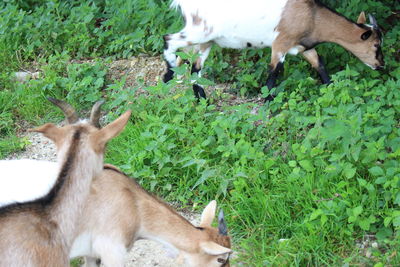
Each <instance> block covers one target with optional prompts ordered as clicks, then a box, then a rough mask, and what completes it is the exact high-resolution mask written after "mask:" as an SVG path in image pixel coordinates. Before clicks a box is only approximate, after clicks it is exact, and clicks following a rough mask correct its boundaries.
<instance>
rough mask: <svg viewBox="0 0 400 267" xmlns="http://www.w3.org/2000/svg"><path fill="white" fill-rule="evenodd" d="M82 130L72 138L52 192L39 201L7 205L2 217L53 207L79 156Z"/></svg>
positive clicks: (2, 211) (0, 212)
mask: <svg viewBox="0 0 400 267" xmlns="http://www.w3.org/2000/svg"><path fill="white" fill-rule="evenodd" d="M81 130H82V129H78V130H76V132H75V133H74V134H73V136H72V140H71V145H70V147H69V149H68V152H67V157H66V160H65V162H64V164H63V165H62V168H61V171H60V172H59V174H58V177H57V181H56V183H55V184H54V186H53V188H52V189H51V190H50V192H49V193H48V194H47V195H45V196H43V197H41V198H38V199H35V200H31V201H28V202H16V203H12V204H9V205H6V206H4V207H1V208H0V217H2V216H6V215H7V214H10V213H18V212H24V211H29V210H32V211H40V210H43V208H45V207H47V206H49V205H51V204H52V203H53V201H54V199H55V198H56V197H57V195H58V194H59V192H60V190H61V188H62V187H63V185H64V183H65V181H66V180H67V177H68V176H69V175H70V171H71V169H72V167H73V163H74V160H75V156H76V154H77V150H78V146H79V141H80V137H81Z"/></svg>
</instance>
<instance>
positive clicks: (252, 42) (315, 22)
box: [164, 0, 384, 100]
mask: <svg viewBox="0 0 400 267" xmlns="http://www.w3.org/2000/svg"><path fill="white" fill-rule="evenodd" d="M171 7H180V9H181V11H182V14H183V16H184V19H185V27H184V28H183V29H182V30H181V31H180V32H178V33H175V34H168V35H165V36H164V40H165V50H164V57H165V60H166V63H167V72H166V73H165V75H164V82H167V81H169V80H171V79H172V77H173V70H172V68H174V67H177V66H178V64H179V60H177V57H176V55H175V52H176V51H177V49H179V48H184V47H188V46H192V45H196V46H197V50H198V51H199V54H200V55H199V58H198V59H197V61H196V62H195V63H194V65H193V67H192V73H193V72H196V73H198V74H199V75H200V74H201V73H200V71H201V69H202V67H203V65H204V61H205V60H206V59H207V57H208V54H209V52H210V49H211V46H212V44H213V43H216V44H218V45H219V46H221V47H227V48H236V49H243V48H249V47H252V48H264V47H271V48H272V55H271V62H270V73H269V76H268V78H267V82H266V85H267V87H268V89H270V90H271V89H272V88H273V87H274V86H275V83H276V79H277V77H278V74H279V73H280V72H282V70H283V62H284V60H285V56H286V54H288V53H289V54H294V55H296V54H298V53H301V54H303V56H304V57H305V59H306V60H307V61H308V62H309V63H310V64H311V66H312V67H313V68H315V69H316V70H317V71H318V73H319V75H320V78H321V80H322V82H323V83H330V79H329V75H328V73H327V71H326V69H325V66H324V63H323V61H322V59H321V57H319V56H318V54H317V51H316V50H315V48H314V47H315V46H316V45H318V44H320V43H324V42H332V43H336V44H339V45H341V46H342V47H344V48H345V49H347V50H348V51H350V52H351V53H353V54H354V55H355V56H356V57H358V58H359V59H360V60H361V61H362V62H364V63H365V64H366V65H368V66H370V67H371V68H373V69H380V68H382V67H383V66H384V60H383V54H382V50H381V45H382V33H381V31H380V29H379V27H378V24H377V22H376V20H375V18H374V17H372V16H371V15H370V16H369V18H370V24H366V17H365V14H364V12H361V14H360V16H359V17H358V20H357V23H354V22H352V21H350V20H348V19H347V18H345V17H343V16H342V15H340V14H338V13H336V12H335V11H333V10H331V9H329V8H328V7H326V6H324V5H323V4H322V3H321V2H320V1H318V0H274V1H268V0H248V1H243V0H232V1H229V3H227V2H226V1H224V0H203V1H197V0H173V2H172V4H171ZM193 90H194V94H195V96H196V97H197V98H199V97H203V98H205V97H206V95H205V93H204V89H203V88H202V87H201V86H199V85H197V84H194V85H193ZM271 99H273V96H272V95H270V96H269V97H268V98H267V100H271Z"/></svg>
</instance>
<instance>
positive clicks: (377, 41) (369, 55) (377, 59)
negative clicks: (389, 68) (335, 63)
mask: <svg viewBox="0 0 400 267" xmlns="http://www.w3.org/2000/svg"><path fill="white" fill-rule="evenodd" d="M369 20H370V23H369V24H366V22H367V19H366V17H365V13H364V12H361V14H360V15H359V17H358V20H357V24H358V26H359V27H360V34H359V36H354V38H356V42H355V43H354V44H353V45H352V49H351V51H352V53H353V54H354V55H355V56H356V57H358V58H359V59H360V60H361V61H362V62H364V63H365V64H366V65H368V66H369V67H371V68H373V69H375V70H378V69H382V68H383V66H384V65H385V62H384V60H383V54H382V49H381V46H382V42H383V35H382V31H381V29H380V28H379V26H378V23H377V22H376V19H375V18H374V17H373V16H372V15H369Z"/></svg>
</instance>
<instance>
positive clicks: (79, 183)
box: [0, 99, 130, 267]
mask: <svg viewBox="0 0 400 267" xmlns="http://www.w3.org/2000/svg"><path fill="white" fill-rule="evenodd" d="M49 100H50V101H52V102H53V103H55V104H56V105H63V104H66V103H63V102H61V101H59V100H56V99H49ZM98 106H99V105H95V107H94V108H93V109H92V115H93V117H96V115H94V113H97V112H98V111H97V110H96V109H97V108H98ZM129 116H130V111H129V112H126V113H125V114H123V115H122V116H121V117H119V118H118V119H117V120H115V121H114V122H112V123H110V124H109V125H107V126H106V127H104V128H103V129H101V130H99V129H97V128H96V127H94V126H93V125H91V123H90V122H84V121H78V118H77V116H76V113H73V114H69V115H68V116H67V117H68V120H69V122H70V123H72V124H70V125H66V126H64V127H61V128H59V127H57V126H55V125H54V124H52V123H47V124H45V125H43V126H41V127H38V128H35V129H33V131H36V132H40V133H43V134H44V135H45V136H46V137H48V138H50V139H51V140H52V141H53V142H54V143H55V144H56V146H57V148H58V161H59V162H60V166H61V167H60V169H59V172H58V176H57V180H56V182H55V184H54V186H53V187H52V188H51V190H50V191H49V192H48V193H47V194H46V195H45V196H43V197H40V198H38V199H34V200H32V201H28V202H23V203H13V204H9V205H6V206H3V207H2V208H0V266H1V267H10V266H12V267H36V266H43V267H45V266H46V267H47V266H48V267H61V266H69V257H68V254H69V251H70V249H71V246H72V243H73V240H74V236H75V233H76V230H77V224H78V219H79V218H80V216H81V214H82V212H83V209H84V207H85V203H86V199H87V197H88V195H89V191H90V185H91V181H92V178H93V177H96V176H97V175H99V174H100V173H101V171H102V169H103V151H104V148H105V145H106V143H107V142H108V141H109V140H110V139H111V138H113V137H114V136H116V135H117V134H118V133H119V132H120V131H122V129H123V128H124V126H125V124H126V123H127V121H128V119H129ZM20 167H21V168H23V167H24V166H22V165H21V166H20ZM43 172H46V169H44V170H43ZM2 179H4V177H3V178H2Z"/></svg>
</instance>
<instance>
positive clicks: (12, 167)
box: [0, 159, 59, 206]
mask: <svg viewBox="0 0 400 267" xmlns="http://www.w3.org/2000/svg"><path fill="white" fill-rule="evenodd" d="M58 170H59V166H58V163H56V162H50V161H41V160H30V159H21V160H0V206H4V205H6V204H10V203H13V202H25V201H30V200H34V199H36V198H39V197H42V196H44V195H46V194H47V193H48V192H49V191H50V189H51V188H52V187H53V185H54V183H55V181H56V179H57V174H58Z"/></svg>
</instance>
